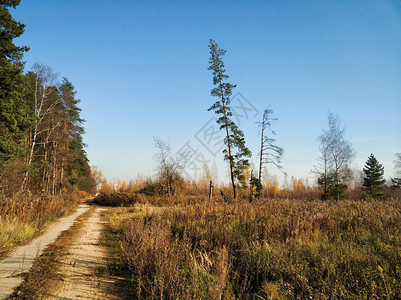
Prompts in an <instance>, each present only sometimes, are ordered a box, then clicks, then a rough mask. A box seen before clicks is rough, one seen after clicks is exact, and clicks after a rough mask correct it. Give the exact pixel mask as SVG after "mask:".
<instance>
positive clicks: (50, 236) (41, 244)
mask: <svg viewBox="0 0 401 300" xmlns="http://www.w3.org/2000/svg"><path fill="white" fill-rule="evenodd" d="M88 209H89V206H88V205H81V206H80V207H79V208H78V209H77V211H76V212H75V213H74V214H72V215H70V216H68V217H65V218H61V219H60V220H59V221H57V222H55V223H54V224H52V225H50V226H49V228H48V229H47V230H46V232H45V233H44V234H43V235H41V236H40V237H38V238H36V239H35V240H33V241H32V242H31V243H30V244H28V245H26V246H23V247H20V248H18V249H17V250H16V251H15V252H14V253H13V254H12V255H11V256H10V257H9V258H7V259H5V260H2V261H0V299H3V298H5V297H7V296H8V295H10V294H11V292H12V291H13V289H14V288H15V287H17V286H18V285H20V283H21V280H22V277H21V274H23V273H25V272H27V271H28V270H29V269H30V268H31V266H32V264H33V262H34V260H35V258H36V257H37V256H39V255H40V254H42V252H43V250H44V249H45V248H46V247H47V246H48V245H49V244H51V243H53V242H54V241H55V240H56V239H57V237H58V236H59V235H60V233H61V232H62V231H64V230H67V229H68V228H70V227H71V226H72V224H73V223H74V221H75V220H76V218H78V217H79V216H80V215H81V214H83V213H84V212H86V211H87V210H88Z"/></svg>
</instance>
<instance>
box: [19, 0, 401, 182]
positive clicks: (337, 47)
mask: <svg viewBox="0 0 401 300" xmlns="http://www.w3.org/2000/svg"><path fill="white" fill-rule="evenodd" d="M12 14H13V16H14V17H15V18H16V19H17V20H19V21H20V22H22V23H24V24H26V31H25V33H24V35H23V36H22V37H21V38H19V39H18V40H17V43H18V44H21V45H28V46H30V47H31V50H30V51H29V52H28V53H26V55H25V58H24V59H25V61H26V70H29V69H30V68H31V67H32V65H33V64H34V63H36V62H39V63H43V64H46V65H49V66H51V67H52V68H53V69H54V70H55V71H56V72H57V73H59V74H60V77H62V76H64V77H67V78H68V79H69V80H70V81H71V82H72V83H73V84H74V85H75V87H76V90H77V92H78V93H77V97H78V98H80V99H81V100H82V103H81V107H82V109H83V111H82V115H83V117H84V118H85V119H86V123H85V128H86V132H87V133H86V135H85V137H84V138H85V142H86V143H87V144H88V147H87V149H86V150H87V153H88V157H89V159H90V163H91V165H95V166H97V167H98V168H99V169H101V170H102V171H103V173H104V175H105V176H106V177H107V178H109V179H111V180H117V179H125V180H129V179H130V178H135V177H136V175H137V173H138V172H140V173H142V174H144V175H152V174H154V170H155V163H154V161H153V154H154V152H155V150H154V148H153V145H152V144H153V141H152V136H158V137H160V138H163V139H165V140H167V141H169V142H170V144H171V145H172V146H173V148H174V153H176V151H178V150H179V149H181V148H183V147H185V145H186V146H190V147H191V148H192V149H194V150H196V151H197V152H196V156H195V158H196V160H194V161H193V163H194V164H193V166H194V167H196V164H195V163H198V164H199V162H200V161H201V158H202V156H203V159H205V160H208V161H210V162H209V164H211V165H213V164H214V162H215V163H216V169H217V171H218V172H219V173H220V177H224V175H225V174H226V170H225V167H224V164H223V163H222V155H221V154H217V155H215V154H214V153H216V151H218V150H219V149H218V146H213V145H211V144H210V143H209V140H207V139H208V138H210V136H208V135H207V134H206V133H207V132H209V133H210V130H213V128H212V127H213V126H212V124H213V121H211V122H209V121H210V120H211V118H212V117H213V116H214V114H213V112H208V111H207V108H209V106H210V105H211V104H212V103H214V102H215V101H216V99H213V97H211V96H210V90H211V88H212V74H211V71H209V70H207V67H208V60H209V49H208V43H209V39H210V38H213V39H214V40H216V41H217V42H218V43H219V45H220V47H221V48H224V49H226V50H227V54H226V55H225V56H224V61H225V64H226V70H227V74H228V75H229V76H230V78H229V80H230V82H231V83H234V84H237V88H236V89H235V90H234V93H235V92H240V94H239V95H238V96H237V97H235V99H234V100H233V106H238V107H239V106H240V104H243V105H244V106H245V107H246V108H247V109H250V110H249V111H248V110H247V111H246V112H247V113H248V115H245V114H244V111H243V110H241V109H239V108H238V107H237V109H236V115H237V117H238V119H237V122H240V123H241V124H240V127H241V128H242V129H243V130H244V132H245V136H246V140H247V145H248V147H249V148H250V149H251V150H252V151H253V152H254V155H253V161H254V162H255V163H256V162H257V149H258V141H259V136H258V129H257V126H256V125H255V122H256V121H259V119H260V118H261V116H262V113H263V110H264V109H265V108H267V107H268V106H270V107H271V108H272V109H273V110H274V112H275V116H276V117H278V118H279V120H278V121H277V122H275V124H274V126H273V128H274V130H275V131H276V133H277V136H276V139H277V144H279V145H280V146H282V147H283V148H284V149H285V153H284V156H283V165H284V168H285V170H286V171H287V172H288V174H289V175H290V176H295V177H303V178H305V177H311V176H312V174H311V172H310V170H311V169H312V168H313V165H314V164H316V159H317V157H318V155H319V153H318V147H317V144H316V138H317V136H318V135H319V133H320V132H321V130H322V129H325V128H327V115H328V112H329V110H330V111H331V112H332V113H333V114H336V115H338V116H339V118H340V119H341V121H342V123H343V124H344V125H345V126H346V133H345V135H346V138H347V139H348V140H349V141H350V142H351V143H352V145H353V147H354V149H355V151H356V153H357V157H356V159H355V161H354V164H353V166H354V167H355V168H358V169H362V167H363V164H364V162H365V161H366V159H367V158H368V156H369V155H370V153H373V154H374V155H375V156H376V158H377V159H378V160H379V162H381V163H382V164H383V165H384V167H385V177H386V178H389V177H390V176H392V175H393V164H392V161H393V159H394V155H395V153H396V152H401V134H400V133H401V132H400V129H401V2H400V1H395V0H394V1H392V0H385V1H383V0H365V1H360V0H358V1H352V0H343V1H342V0H338V1H320V0H316V1H279V0H274V1H273V0H271V1H198V2H195V1H129V0H124V1H122V0H113V1H112V0H102V1H99V0H85V1H82V0H68V1H67V0H58V1H54V0H46V1H45V0H22V1H21V4H20V5H19V6H18V7H17V9H16V10H12ZM241 115H242V117H241ZM206 129H208V130H209V131H207V130H206ZM205 130H206V131H205ZM205 134H206V135H205ZM209 150H210V151H209ZM186 171H187V173H188V174H189V176H199V173H198V175H197V174H196V173H195V171H194V168H193V167H190V166H188V168H187V170H186ZM271 173H277V171H275V170H274V169H273V168H271Z"/></svg>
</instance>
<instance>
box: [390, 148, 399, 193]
mask: <svg viewBox="0 0 401 300" xmlns="http://www.w3.org/2000/svg"><path fill="white" fill-rule="evenodd" d="M395 157H396V159H395V160H394V161H393V163H394V170H395V176H397V177H396V178H391V182H392V187H393V188H396V189H401V177H400V176H401V153H396V154H395Z"/></svg>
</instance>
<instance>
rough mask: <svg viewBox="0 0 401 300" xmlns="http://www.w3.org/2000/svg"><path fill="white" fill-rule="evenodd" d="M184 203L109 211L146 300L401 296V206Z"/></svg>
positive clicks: (393, 203) (393, 202)
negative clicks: (155, 207) (157, 207)
mask: <svg viewBox="0 0 401 300" xmlns="http://www.w3.org/2000/svg"><path fill="white" fill-rule="evenodd" d="M184 203H185V205H172V206H169V207H165V208H164V209H163V208H161V209H157V210H155V211H153V210H152V208H151V206H150V205H145V206H143V205H142V206H135V207H133V208H124V209H122V208H120V210H117V211H114V212H112V213H111V214H110V218H111V219H110V220H111V223H112V226H113V228H114V232H115V235H114V236H115V238H117V239H119V243H120V249H121V252H122V254H123V256H124V258H125V260H126V262H127V263H128V266H129V268H130V272H131V276H132V278H131V279H132V285H133V288H134V289H135V291H136V296H137V298H145V299H160V298H168V299H222V298H223V299H234V298H236V299H256V298H257V299H306V298H313V299H381V298H383V299H388V298H389V299H399V298H401V286H400V283H401V268H400V266H401V255H400V253H401V203H400V201H398V200H390V201H370V202H366V201H341V202H322V201H320V200H315V201H301V200H282V199H276V200H257V201H256V202H255V203H254V204H249V203H247V202H245V201H244V202H238V203H232V204H224V203H208V202H207V201H204V202H197V203H188V201H184Z"/></svg>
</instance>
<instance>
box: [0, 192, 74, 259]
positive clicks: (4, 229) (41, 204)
mask: <svg viewBox="0 0 401 300" xmlns="http://www.w3.org/2000/svg"><path fill="white" fill-rule="evenodd" d="M78 203H79V198H78V197H77V196H75V195H64V196H55V197H40V196H32V195H31V194H28V193H25V194H22V193H17V194H15V195H14V196H12V197H5V196H4V195H0V258H2V257H4V256H6V255H7V253H9V252H10V250H11V249H13V248H14V247H16V246H18V245H22V244H26V243H27V242H29V241H30V240H32V239H33V238H34V237H36V236H38V235H39V234H40V233H41V232H42V231H43V230H44V228H45V227H46V225H47V224H48V223H50V222H52V221H54V220H55V219H57V218H59V217H61V216H64V215H66V214H68V213H70V212H71V211H72V210H73V209H75V208H76V207H77V205H78Z"/></svg>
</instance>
